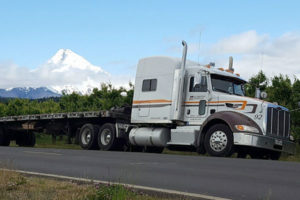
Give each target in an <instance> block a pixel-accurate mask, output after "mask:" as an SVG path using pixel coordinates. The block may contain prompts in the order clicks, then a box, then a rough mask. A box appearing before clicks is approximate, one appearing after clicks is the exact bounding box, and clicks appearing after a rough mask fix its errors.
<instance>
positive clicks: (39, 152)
mask: <svg viewBox="0 0 300 200" xmlns="http://www.w3.org/2000/svg"><path fill="white" fill-rule="evenodd" d="M23 152H24V153H30V154H42V155H51V156H61V155H62V154H60V153H49V152H42V151H23Z"/></svg>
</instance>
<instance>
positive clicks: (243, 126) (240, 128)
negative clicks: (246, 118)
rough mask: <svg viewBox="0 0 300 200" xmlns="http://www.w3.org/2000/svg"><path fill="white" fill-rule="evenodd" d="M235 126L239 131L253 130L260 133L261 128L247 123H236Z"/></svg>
mask: <svg viewBox="0 0 300 200" xmlns="http://www.w3.org/2000/svg"><path fill="white" fill-rule="evenodd" d="M235 128H236V129H237V130H239V131H243V132H252V133H259V130H258V129H257V128H255V127H253V126H247V125H235Z"/></svg>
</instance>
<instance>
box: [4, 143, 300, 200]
mask: <svg viewBox="0 0 300 200" xmlns="http://www.w3.org/2000/svg"><path fill="white" fill-rule="evenodd" d="M0 165H1V166H0V167H3V166H4V167H7V166H8V167H13V168H14V169H19V170H24V171H31V172H40V173H49V174H58V175H64V176H72V177H80V178H91V179H94V180H103V181H113V182H121V183H128V184H134V185H142V186H148V187H155V188H162V189H171V190H177V191H181V192H191V193H198V194H204V195H212V196H217V197H223V198H232V199H249V200H250V199H251V200H252V199H271V200H273V199H289V200H291V199H300V163H294V162H281V161H271V160H253V159H232V158H213V157H201V156H179V155H166V154H150V153H131V152H103V151H85V150H65V149H44V148H43V149H38V148H21V147H0Z"/></svg>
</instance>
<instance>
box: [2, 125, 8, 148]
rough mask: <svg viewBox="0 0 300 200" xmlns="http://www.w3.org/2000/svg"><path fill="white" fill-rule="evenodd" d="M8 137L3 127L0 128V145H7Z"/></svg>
mask: <svg viewBox="0 0 300 200" xmlns="http://www.w3.org/2000/svg"><path fill="white" fill-rule="evenodd" d="M9 144H10V138H9V135H7V134H6V132H5V130H4V129H3V128H0V146H9Z"/></svg>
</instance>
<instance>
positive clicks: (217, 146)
mask: <svg viewBox="0 0 300 200" xmlns="http://www.w3.org/2000/svg"><path fill="white" fill-rule="evenodd" d="M204 146H205V149H206V152H207V153H208V154H209V155H211V156H218V157H222V156H231V155H232V153H233V134H232V131H231V130H230V128H229V127H228V126H227V125H225V124H216V125H213V126H212V127H210V128H209V129H208V131H207V133H206V135H205V139H204Z"/></svg>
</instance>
